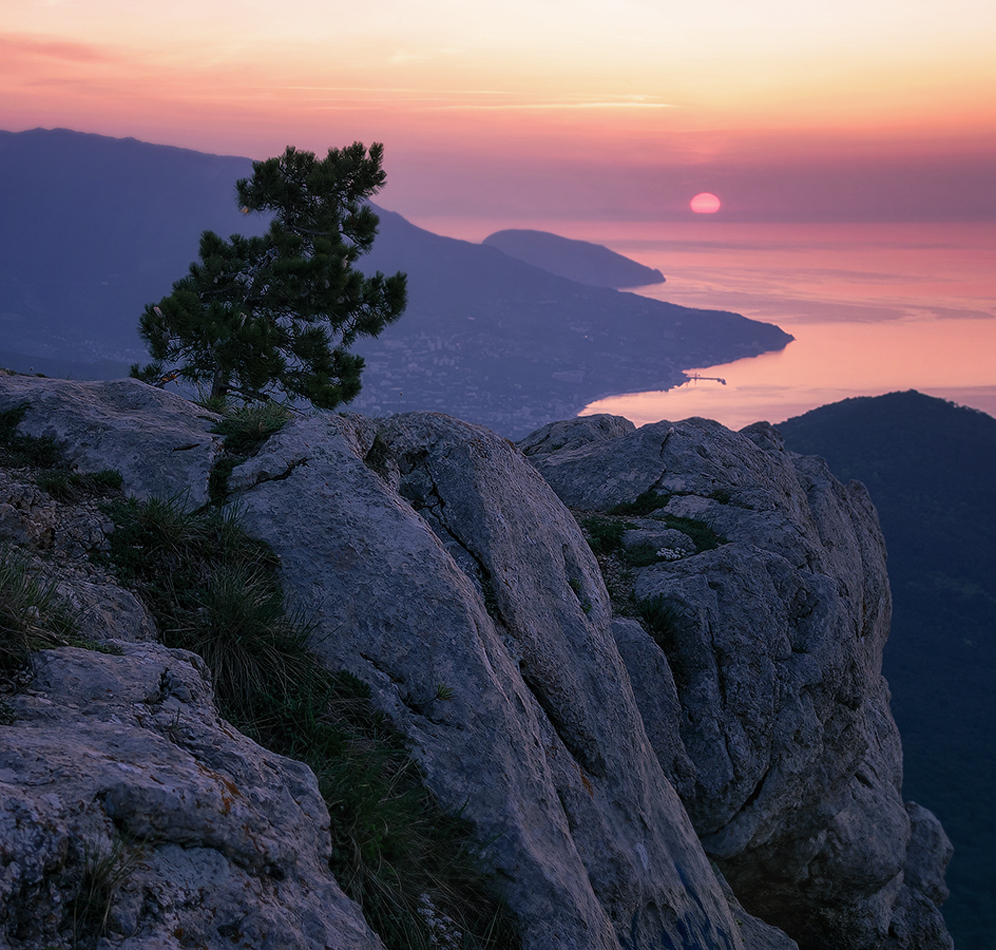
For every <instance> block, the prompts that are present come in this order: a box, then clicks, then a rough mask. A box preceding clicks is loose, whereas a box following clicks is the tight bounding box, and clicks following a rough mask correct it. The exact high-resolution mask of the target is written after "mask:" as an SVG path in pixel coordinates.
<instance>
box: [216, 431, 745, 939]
mask: <svg viewBox="0 0 996 950" xmlns="http://www.w3.org/2000/svg"><path fill="white" fill-rule="evenodd" d="M229 485H230V487H235V488H237V489H239V491H238V492H237V496H236V499H235V501H234V503H235V504H237V505H238V506H239V507H240V508H241V509H242V510H243V512H244V518H245V523H246V525H247V527H248V528H249V530H250V531H251V532H252V533H253V534H255V535H257V536H259V537H262V538H263V539H265V540H266V541H268V542H269V543H270V545H271V546H272V547H273V548H274V550H275V551H276V552H277V553H278V554H279V555H280V557H281V560H282V565H283V577H284V581H285V585H286V587H287V589H288V590H289V591H290V592H291V595H292V597H293V599H294V602H295V605H296V606H298V607H299V608H301V609H303V610H304V611H305V612H306V614H307V615H308V616H310V617H311V619H312V620H313V621H315V622H316V623H317V629H316V634H315V638H314V644H315V649H316V650H317V651H318V652H319V653H320V654H321V655H323V656H324V657H325V658H326V660H327V662H328V663H329V665H330V666H333V667H339V666H345V667H347V668H349V669H350V670H352V672H354V673H355V674H357V675H358V676H360V677H361V678H362V679H364V680H366V681H367V682H369V683H371V684H372V686H373V689H374V696H375V699H376V701H377V702H378V703H379V704H380V705H381V706H382V707H383V708H385V709H386V710H388V711H389V712H390V714H391V715H392V717H393V718H394V720H395V722H396V723H397V724H398V725H399V726H400V727H401V728H402V729H403V730H404V731H405V732H406V733H407V734H408V735H409V736H410V737H411V739H412V740H413V742H414V744H415V745H414V752H415V754H416V756H417V757H418V758H419V760H420V761H421V763H422V764H423V766H424V767H425V770H426V772H427V775H428V781H429V783H430V785H431V786H432V787H433V789H434V790H435V791H436V793H437V794H438V795H439V797H440V798H441V800H442V801H443V802H444V804H446V805H447V806H449V807H450V808H462V809H463V814H464V815H465V816H466V817H468V818H469V819H471V820H472V821H473V822H474V823H475V825H476V826H477V828H478V829H479V831H480V834H481V837H482V838H483V839H485V840H491V841H493V844H492V845H491V847H490V854H491V858H492V860H493V861H494V864H495V866H496V867H497V869H498V870H499V871H500V873H501V876H502V877H503V878H504V879H505V880H507V882H508V900H509V903H510V906H511V908H512V910H513V911H514V912H515V914H516V915H517V916H518V918H519V919H520V922H521V925H522V932H523V937H524V941H525V944H524V945H525V947H527V948H529V950H539V948H544V950H554V948H557V950H559V948H569V947H576V948H579V950H580V948H585V950H597V948H613V950H621V948H622V947H632V946H637V945H638V946H662V945H663V946H667V945H668V942H669V941H670V942H673V944H674V945H675V946H681V945H682V943H683V941H684V942H686V943H687V941H690V940H691V941H698V942H699V943H700V944H701V945H703V946H706V945H707V946H716V947H724V948H728V950H732V948H736V947H740V946H741V945H742V940H741V937H740V934H739V928H738V927H737V926H736V924H735V922H734V921H733V919H732V917H731V914H730V911H729V909H728V907H727V904H726V901H725V899H724V896H723V893H722V891H721V889H720V886H719V884H718V882H717V881H716V878H715V876H714V874H713V873H712V871H711V869H710V867H709V865H708V862H707V861H706V860H705V857H704V855H703V853H702V851H701V848H700V846H699V844H698V841H697V839H696V837H695V835H694V832H693V830H692V828H691V826H690V824H689V822H688V819H687V817H686V815H685V812H684V809H683V808H682V807H681V804H680V801H679V799H678V797H677V795H676V794H675V793H674V791H673V789H672V788H671V785H670V784H669V782H668V780H667V779H666V778H665V776H664V774H663V772H662V770H661V767H660V765H659V764H658V761H657V757H656V756H655V755H654V753H653V751H652V749H651V747H650V744H649V742H648V739H647V737H646V733H645V731H644V728H643V723H642V721H641V717H640V715H639V712H638V709H637V706H636V703H635V701H634V698H633V692H632V689H631V688H630V685H629V677H628V675H627V672H626V669H625V666H624V664H623V662H622V660H621V658H620V656H619V651H618V649H617V647H616V641H615V639H614V638H613V635H612V631H611V629H610V624H611V615H610V609H609V601H608V596H607V594H606V591H605V588H604V585H603V583H602V580H601V576H600V574H599V570H598V566H597V564H596V562H595V560H594V557H593V556H592V554H591V551H590V549H589V548H588V546H587V544H586V543H585V541H584V539H583V537H582V535H581V532H580V530H579V528H578V526H577V524H576V522H575V521H574V519H573V518H572V517H571V515H570V513H569V512H568V511H567V510H566V509H565V508H564V506H563V505H562V504H561V503H560V501H559V500H558V499H557V497H556V496H555V495H554V493H553V491H552V490H551V489H550V488H549V486H548V485H547V484H546V483H545V482H544V481H543V480H542V479H541V478H540V477H539V476H538V475H537V474H536V472H535V471H534V470H533V469H532V468H531V466H530V465H529V464H528V463H527V461H526V460H525V459H524V458H523V457H522V455H521V454H520V453H519V452H518V451H516V449H515V448H514V447H513V446H512V445H511V444H510V443H509V442H507V441H506V440H505V439H502V438H500V437H498V436H496V435H495V434H494V433H491V432H489V431H487V430H485V429H482V428H479V427H476V426H472V425H467V424H465V423H462V422H459V421H457V420H455V419H451V418H449V417H446V416H442V415H437V414H431V413H412V414H405V415H401V416H394V417H391V418H389V419H387V420H384V421H380V422H373V421H371V420H366V419H362V418H360V417H355V416H347V415H341V416H336V417H313V418H306V419H296V420H294V421H293V422H292V423H290V424H289V425H288V426H287V427H286V428H284V429H283V430H282V431H281V432H279V433H277V434H276V435H275V436H273V437H272V438H271V439H270V440H269V441H268V442H267V444H266V445H265V446H264V448H263V450H262V451H261V452H260V454H259V455H258V456H256V457H255V458H253V459H250V460H249V461H248V462H246V463H245V464H244V465H242V466H240V467H239V468H237V469H236V470H235V471H234V472H233V473H232V477H231V479H230V480H229ZM439 684H442V685H444V686H446V687H447V688H448V692H449V694H450V695H451V698H449V699H440V698H439V692H438V690H437V686H438V685H439Z"/></svg>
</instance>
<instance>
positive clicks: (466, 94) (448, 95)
mask: <svg viewBox="0 0 996 950" xmlns="http://www.w3.org/2000/svg"><path fill="white" fill-rule="evenodd" d="M279 88H281V89H283V90H286V91H293V92H295V93H311V94H312V97H313V98H315V99H327V98H331V97H335V98H336V99H341V98H343V97H347V96H356V97H361V98H362V102H366V103H369V102H384V101H391V102H398V103H405V104H419V105H423V106H427V107H429V108H431V109H433V110H436V111H460V110H464V109H474V110H481V109H484V110H491V111H495V112H503V111H519V112H538V111H555V110H572V109H678V108H681V107H680V106H677V105H674V104H673V103H669V102H662V101H661V100H660V99H658V98H657V97H655V96H645V95H626V96H613V95H608V96H557V97H544V98H542V99H531V98H525V97H523V96H520V95H515V94H512V93H508V92H503V91H501V90H497V89H464V90H459V91H447V92H445V93H440V92H439V91H438V90H436V89H413V88H412V87H410V86H406V87H392V86H301V85H296V86H281V87H279Z"/></svg>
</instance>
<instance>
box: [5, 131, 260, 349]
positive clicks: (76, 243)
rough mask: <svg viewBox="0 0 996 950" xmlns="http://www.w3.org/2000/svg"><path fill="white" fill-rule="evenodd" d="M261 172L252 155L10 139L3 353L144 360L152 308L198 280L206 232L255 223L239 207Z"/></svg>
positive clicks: (79, 137) (88, 139)
mask: <svg viewBox="0 0 996 950" xmlns="http://www.w3.org/2000/svg"><path fill="white" fill-rule="evenodd" d="M251 172H252V165H251V162H250V161H249V159H247V158H232V157H226V156H220V155H205V154H203V153H201V152H193V151H190V150H188V149H181V148H170V147H167V146H164V145H149V144H148V143H146V142H139V141H138V140H137V139H113V138H107V137H105V136H102V135H86V134H83V133H81V132H71V131H68V130H66V129H55V130H51V131H49V130H45V129H34V130H33V131H31V132H20V133H11V132H0V208H2V209H3V214H2V222H0V327H2V330H3V342H2V345H0V348H2V349H4V350H11V351H15V352H17V353H23V354H28V355H38V356H49V357H60V358H63V359H75V360H77V361H95V360H98V359H112V360H117V361H119V362H120V363H128V362H131V361H133V360H136V359H139V358H141V357H142V356H144V353H145V350H144V347H143V346H142V344H141V341H140V340H139V339H138V334H137V332H136V327H137V325H138V318H139V315H140V314H141V312H142V308H143V307H144V306H145V304H146V303H148V302H149V301H150V300H157V299H158V298H159V297H161V296H163V295H164V294H166V293H168V292H169V289H170V287H171V286H172V283H173V281H174V280H177V279H178V278H180V277H182V276H183V275H184V274H185V273H186V270H187V266H188V264H189V263H190V262H191V261H192V260H194V259H195V258H196V256H197V243H198V239H199V237H200V234H201V232H202V231H204V230H207V229H210V230H213V231H217V232H218V233H219V234H223V235H228V234H231V233H232V232H233V231H240V232H243V233H245V231H246V229H247V225H248V226H249V227H251V226H252V222H247V220H246V219H245V218H244V217H243V216H242V215H241V214H240V213H239V211H238V208H236V206H235V201H234V186H235V182H236V180H237V179H238V178H240V177H243V176H245V175H248V174H251ZM24 368H25V369H26V367H24Z"/></svg>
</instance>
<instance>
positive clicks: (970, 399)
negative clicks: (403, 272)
mask: <svg viewBox="0 0 996 950" xmlns="http://www.w3.org/2000/svg"><path fill="white" fill-rule="evenodd" d="M418 223H419V224H420V225H421V226H423V227H427V228H429V229H430V230H434V231H436V232H437V233H442V234H451V235H452V236H454V237H461V238H464V239H466V240H480V239H482V238H483V237H484V236H486V235H487V234H488V233H490V232H491V231H492V230H497V229H498V228H501V227H532V228H538V229H542V230H548V231H554V232H556V233H559V234H562V235H564V236H565V237H572V238H578V239H581V240H586V241H592V242H595V243H598V244H605V245H606V246H608V247H611V248H612V249H613V250H615V251H618V252H619V253H621V254H625V255H626V256H627V257H632V258H634V259H635V260H638V261H640V262H641V263H644V264H647V265H649V266H652V267H657V268H659V269H660V270H661V271H662V272H663V273H664V275H665V276H666V277H667V283H665V284H660V285H655V286H650V287H643V288H636V289H635V291H634V292H637V293H641V294H645V295H647V296H650V297H655V298H657V299H660V300H668V301H671V302H673V303H678V304H684V305H687V306H692V307H704V308H710V309H721V310H732V311H735V312H737V313H742V314H744V316H747V317H751V318H752V319H756V320H764V321H767V322H770V323H776V324H778V325H779V326H780V327H782V329H784V330H786V331H787V332H788V333H791V334H792V335H793V336H794V337H795V341H794V342H792V343H790V344H789V345H788V346H787V347H786V348H785V349H784V350H782V351H781V352H779V353H769V354H765V355H762V356H759V357H754V358H752V359H744V360H738V361H737V362H735V363H728V364H724V365H722V366H712V367H702V366H700V367H688V370H689V371H690V373H695V374H697V375H699V376H702V377H718V378H721V379H723V380H725V385H724V384H722V383H719V382H717V381H715V379H699V380H693V381H692V382H689V383H687V384H685V385H683V386H680V387H677V388H675V389H671V390H669V391H666V392H650V393H628V394H615V395H613V396H611V397H609V398H605V399H601V400H599V401H598V402H596V403H592V404H591V405H590V406H587V407H586V408H585V409H584V410H583V412H582V414H590V413H595V412H611V413H615V414H617V415H623V416H626V417H628V418H630V419H632V420H633V421H634V422H636V423H637V424H638V425H639V424H643V423H645V422H651V421H657V420H659V419H671V420H678V419H684V418H687V417H689V416H706V417H708V418H712V419H718V420H719V421H720V422H722V423H723V424H725V425H727V426H730V427H731V428H740V427H741V426H744V425H747V424H749V423H751V422H756V421H757V420H759V419H765V420H767V421H769V422H773V423H777V422H781V421H784V420H785V419H788V418H790V417H792V416H796V415H799V414H801V413H803V412H806V411H808V410H809V409H813V408H815V407H816V406H820V405H824V404H825V403H829V402H836V401H838V400H840V399H845V398H847V397H850V396H875V395H881V394H882V393H886V392H893V391H895V390H903V389H918V390H920V391H921V392H924V393H927V394H929V395H932V396H939V397H941V398H944V399H950V400H952V401H954V402H956V403H958V404H960V405H967V406H973V407H975V408H977V409H982V410H984V411H986V412H988V413H990V414H992V415H996V223H941V224H938V223H929V224H912V223H904V224H818V225H814V224H805V225H802V224H727V223H724V222H723V221H721V220H717V219H714V218H709V219H704V220H697V221H693V222H687V223H648V222H605V221H591V222H578V221H573V222H563V221H558V222H522V221H519V222H509V221H502V222H497V221H493V222H475V223H474V224H473V225H471V224H468V223H467V222H461V223H459V224H458V223H457V222H455V221H453V220H449V221H447V220H442V219H435V220H433V221H428V220H422V221H419V222H418Z"/></svg>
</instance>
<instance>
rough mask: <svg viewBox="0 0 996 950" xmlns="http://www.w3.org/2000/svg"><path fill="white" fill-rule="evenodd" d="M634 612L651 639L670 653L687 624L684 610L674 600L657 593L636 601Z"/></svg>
mask: <svg viewBox="0 0 996 950" xmlns="http://www.w3.org/2000/svg"><path fill="white" fill-rule="evenodd" d="M636 612H637V615H638V616H639V618H640V619H641V620H642V621H643V626H644V628H645V629H646V631H647V633H649V634H650V636H651V637H652V638H653V641H654V642H655V643H656V644H657V645H658V646H659V647H660V648H661V649H662V650H663V651H664V652H665V653H668V654H670V653H671V652H672V651H673V650H674V646H675V642H676V641H677V639H678V637H679V636H680V635H681V633H682V631H683V630H684V629H685V627H686V626H687V620H686V618H685V613H684V610H683V609H682V608H681V607H680V606H679V605H678V604H676V603H675V602H674V601H671V600H668V599H667V598H665V597H663V596H662V595H657V596H656V597H648V598H646V599H645V600H640V601H637V604H636Z"/></svg>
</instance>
